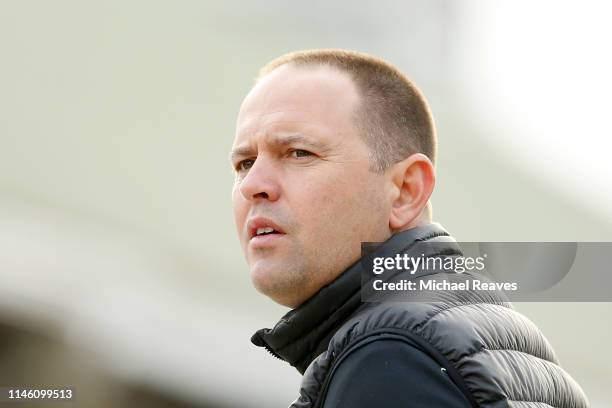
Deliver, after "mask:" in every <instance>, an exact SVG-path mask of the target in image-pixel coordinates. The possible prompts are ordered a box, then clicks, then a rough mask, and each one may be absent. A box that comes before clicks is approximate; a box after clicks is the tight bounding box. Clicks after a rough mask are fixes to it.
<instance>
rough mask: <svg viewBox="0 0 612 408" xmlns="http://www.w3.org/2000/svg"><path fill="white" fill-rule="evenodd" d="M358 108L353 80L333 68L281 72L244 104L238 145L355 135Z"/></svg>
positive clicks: (267, 79) (259, 85)
mask: <svg viewBox="0 0 612 408" xmlns="http://www.w3.org/2000/svg"><path fill="white" fill-rule="evenodd" d="M358 103H359V95H358V92H357V88H356V86H355V85H354V83H353V81H352V80H351V78H350V77H349V76H348V75H347V74H345V73H343V72H340V71H339V70H337V69H333V68H330V67H324V66H318V67H294V66H290V65H284V66H281V67H279V68H277V69H275V70H274V71H272V72H271V73H270V74H268V75H267V76H265V77H264V78H262V79H261V80H260V81H259V82H258V83H257V84H256V85H255V87H253V89H252V90H251V91H250V92H249V94H248V95H247V96H246V98H245V99H244V102H243V103H242V106H241V108H240V113H239V114H238V120H237V124H236V139H235V141H234V144H240V143H241V142H245V141H246V140H245V139H248V138H250V137H253V136H254V135H256V134H264V135H267V134H269V133H276V132H280V133H283V132H300V131H304V132H306V133H321V134H323V135H326V136H327V137H333V136H334V135H335V134H337V135H340V134H344V133H355V129H354V112H355V107H356V106H357V104H358Z"/></svg>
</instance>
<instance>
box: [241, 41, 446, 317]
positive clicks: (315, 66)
mask: <svg viewBox="0 0 612 408" xmlns="http://www.w3.org/2000/svg"><path fill="white" fill-rule="evenodd" d="M434 159H435V133H434V127H433V121H432V118H431V114H430V112H429V109H428V107H427V104H426V103H425V101H424V99H423V98H422V96H421V95H420V93H419V92H418V91H417V90H416V88H415V87H414V85H412V84H411V83H410V82H409V81H408V80H407V79H406V78H405V77H404V76H403V75H402V74H401V73H400V72H399V71H397V70H396V69H395V68H393V67H392V66H390V65H389V64H387V63H385V62H383V61H381V60H378V59H375V58H373V57H370V56H366V55H363V54H358V53H354V52H348V51H339V50H321V51H316V50H315V51H306V52H298V53H292V54H288V55H285V56H282V57H280V58H278V59H277V60H274V61H272V62H271V63H269V64H268V65H266V66H265V67H264V68H263V69H262V70H261V72H260V76H259V78H258V80H257V83H256V85H255V86H254V87H253V89H251V91H250V92H249V94H248V95H247V97H246V98H245V100H244V102H243V104H242V106H241V108H240V113H239V115H238V120H237V125H236V137H235V140H234V148H233V152H232V162H233V165H234V168H235V170H236V181H235V185H234V190H233V203H234V217H235V222H236V226H237V229H238V235H239V238H240V241H241V244H242V246H243V250H244V252H245V256H246V259H247V262H248V264H249V267H250V269H251V279H252V281H253V283H254V285H255V287H256V288H257V289H258V290H259V291H261V292H262V293H264V294H266V295H268V296H270V297H271V298H272V299H274V300H275V301H277V302H278V303H281V304H283V305H286V306H290V307H296V306H298V305H300V304H301V303H302V302H304V301H305V300H306V299H308V298H309V297H311V296H312V295H313V294H314V293H316V292H317V291H318V290H319V289H320V288H321V287H323V286H324V285H326V284H328V283H330V282H331V281H333V280H334V279H335V278H336V277H337V276H338V275H339V274H340V273H341V272H342V271H343V270H344V269H346V268H347V267H348V266H350V265H351V264H352V263H354V262H355V261H356V260H357V259H358V258H359V256H360V244H361V242H364V241H371V242H375V241H384V240H386V239H388V238H389V237H390V236H391V235H392V234H393V233H395V232H397V231H401V230H405V229H408V228H412V227H414V226H417V225H419V224H422V223H425V222H429V221H430V216H431V215H430V206H429V204H428V200H429V197H430V195H431V193H432V191H433V186H434V183H435V176H434V170H433V164H432V163H433V162H434ZM268 231H272V233H268Z"/></svg>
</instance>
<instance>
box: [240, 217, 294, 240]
mask: <svg viewBox="0 0 612 408" xmlns="http://www.w3.org/2000/svg"><path fill="white" fill-rule="evenodd" d="M247 230H248V234H249V240H252V239H253V238H263V237H268V236H270V235H277V236H280V235H285V231H284V230H283V228H282V227H281V226H280V225H278V224H277V223H275V222H274V221H272V220H271V219H269V218H265V217H254V218H251V219H250V220H249V221H248V223H247Z"/></svg>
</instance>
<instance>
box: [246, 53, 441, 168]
mask: <svg viewBox="0 0 612 408" xmlns="http://www.w3.org/2000/svg"><path fill="white" fill-rule="evenodd" d="M285 64H291V65H294V66H316V65H325V66H330V67H332V68H337V69H339V70H340V71H342V72H346V73H347V74H348V75H349V76H350V77H351V79H352V80H353V81H354V82H355V84H356V86H357V89H358V92H359V93H360V96H361V103H360V104H359V106H358V107H357V109H356V111H355V116H356V121H355V123H356V125H357V127H358V128H359V130H360V132H361V133H362V136H363V138H364V140H365V143H366V145H368V147H369V148H370V152H371V158H372V167H373V170H374V171H384V170H385V169H387V168H388V167H390V166H391V165H392V164H394V163H397V162H399V161H401V160H403V159H405V158H406V157H408V156H410V155H411V154H413V153H423V154H425V155H426V156H427V157H429V159H430V160H431V161H432V163H435V159H436V132H435V127H434V122H433V118H432V115H431V112H430V110H429V106H428V105H427V102H426V101H425V98H424V97H423V95H422V94H421V92H420V91H419V90H418V89H417V87H416V86H415V85H414V84H413V83H412V82H410V80H409V79H408V78H407V77H406V76H405V75H404V74H402V73H401V72H400V71H399V70H398V69H397V68H395V67H394V66H393V65H391V64H389V63H388V62H386V61H383V60H382V59H380V58H376V57H373V56H371V55H367V54H363V53H360V52H356V51H347V50H339V49H321V50H306V51H296V52H291V53H288V54H285V55H282V56H280V57H278V58H276V59H274V60H272V61H271V62H269V63H268V64H266V65H265V66H264V67H263V68H262V69H261V70H260V71H259V75H258V77H257V80H260V79H261V78H262V77H264V76H266V75H267V74H269V73H270V72H272V71H273V70H275V69H276V68H278V67H280V66H282V65H285Z"/></svg>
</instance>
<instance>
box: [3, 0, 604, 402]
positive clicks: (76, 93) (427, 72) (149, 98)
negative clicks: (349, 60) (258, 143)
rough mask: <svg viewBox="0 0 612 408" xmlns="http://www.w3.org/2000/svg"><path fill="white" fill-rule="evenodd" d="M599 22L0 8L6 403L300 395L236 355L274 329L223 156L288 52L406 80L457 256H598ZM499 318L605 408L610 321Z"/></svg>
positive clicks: (514, 16) (334, 11)
mask: <svg viewBox="0 0 612 408" xmlns="http://www.w3.org/2000/svg"><path fill="white" fill-rule="evenodd" d="M609 15H610V6H609V5H608V4H606V3H605V2H597V1H595V0H588V1H580V2H578V1H576V0H573V1H565V2H559V1H555V2H553V1H538V2H533V1H526V0H514V1H509V0H506V1H493V0H463V1H449V0H447V1H441V0H420V1H414V0H413V1H382V2H381V1H362V2H357V3H356V2H350V1H346V0H342V1H335V2H324V1H311V2H307V3H306V2H302V3H298V2H287V1H278V0H272V1H267V2H265V3H264V2H237V1H225V2H220V1H201V0H200V1H106V2H83V1H64V0H58V1H53V2H48V1H42V0H39V1H32V0H22V1H3V2H2V3H0V50H1V55H0V386H8V385H18V386H27V385H29V386H37V385H45V386H47V385H48V386H53V385H54V386H64V385H72V386H73V387H74V389H75V393H76V395H77V400H76V402H75V403H74V404H73V405H74V406H87V407H135V406H147V407H162V406H164V407H166V406H167V407H282V406H287V405H289V403H290V402H291V401H293V399H295V398H296V397H297V392H298V387H299V381H300V376H299V374H298V373H297V371H296V370H294V369H293V368H291V367H290V366H288V365H287V364H286V363H284V362H282V361H279V360H276V359H274V358H272V357H270V356H269V355H268V354H267V353H266V352H265V351H264V350H263V349H258V348H256V347H255V346H253V345H251V343H250V341H249V339H250V336H251V334H252V333H253V332H254V331H255V330H257V329H259V328H261V327H271V326H272V325H274V324H275V323H276V321H277V320H278V318H279V317H280V316H281V315H282V314H284V313H285V312H286V311H287V310H286V309H285V308H283V307H281V306H278V305H275V304H274V303H272V301H271V300H269V299H267V298H265V297H263V296H261V295H259V294H258V293H257V292H256V291H255V290H254V289H253V288H252V287H251V284H250V280H249V277H248V271H247V268H246V264H245V262H244V260H243V258H242V253H241V249H240V246H239V243H238V240H237V238H236V237H235V230H234V225H233V218H232V212H231V201H230V192H231V188H232V183H233V175H232V170H231V166H230V164H229V160H228V153H229V150H230V147H231V144H232V138H233V134H234V122H235V117H236V113H237V111H238V108H239V106H240V103H241V100H242V98H243V97H244V95H245V94H246V93H247V92H248V90H249V88H250V87H251V85H252V83H253V78H254V76H255V74H256V71H257V70H258V68H259V67H260V66H262V65H263V64H265V63H266V62H267V61H269V60H270V59H272V58H274V57H276V56H278V55H280V54H282V53H285V52H288V51H292V50H296V49H304V48H330V47H340V48H349V49H355V50H359V51H363V52H368V53H372V54H375V55H377V56H380V57H383V58H385V59H387V60H389V61H390V62H392V63H394V64H396V65H397V66H398V67H400V68H401V69H402V70H403V71H404V72H406V73H407V74H408V75H409V76H410V77H411V78H412V79H413V80H414V81H415V82H416V83H417V84H418V86H419V87H420V88H421V89H422V91H423V92H424V94H425V95H426V96H427V98H428V99H429V101H430V103H431V106H432V110H433V112H434V116H435V118H436V121H437V126H438V133H439V157H438V166H437V172H438V185H437V190H436V193H435V195H434V197H433V201H432V202H433V207H434V218H435V219H436V220H437V221H438V222H440V223H441V224H443V225H444V226H445V227H446V228H447V229H448V230H449V231H450V232H451V233H452V234H454V235H455V236H456V237H457V239H459V240H463V241H487V240H488V241H495V240H498V241H612V166H611V165H610V159H609V157H608V156H609V154H610V150H611V148H612V142H611V141H610V140H611V136H612V132H611V130H612V126H611V124H610V120H609V109H610V102H609V96H610V94H611V93H612V80H611V79H610V72H612V62H611V57H610V52H609V51H605V50H606V49H609V39H610V37H611V35H612V28H611V26H610V24H609V21H608V16H609ZM609 272H610V270H609V269H608V270H602V273H609ZM516 306H517V308H518V309H519V310H520V311H521V312H523V313H524V314H526V315H527V316H528V317H530V318H531V319H532V320H533V321H534V322H535V323H536V324H537V325H538V326H539V327H540V328H542V330H543V331H544V333H545V334H546V335H547V337H548V338H549V340H550V342H551V343H552V345H553V346H554V347H555V349H556V351H557V353H558V355H559V358H560V359H561V362H562V364H563V366H564V368H565V369H566V370H567V371H569V372H570V373H571V374H572V375H573V376H574V378H575V379H576V380H577V381H578V382H579V383H580V384H581V385H582V387H583V388H584V389H585V391H586V393H587V395H588V396H589V398H590V399H591V403H592V405H593V406H594V407H604V406H609V401H610V400H612V390H610V387H609V383H610V380H611V379H612V368H611V364H610V363H611V362H612V357H611V356H610V355H609V353H608V352H607V351H606V350H607V349H608V348H609V345H610V344H611V343H612V328H611V324H610V323H611V322H610V315H611V313H612V306H611V304H606V303H525V304H517V305H516ZM28 406H35V405H33V404H32V405H28ZM44 406H45V407H49V406H51V405H50V404H48V403H45V404H44ZM58 406H59V405H58ZM63 406H66V404H64V405H63Z"/></svg>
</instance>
